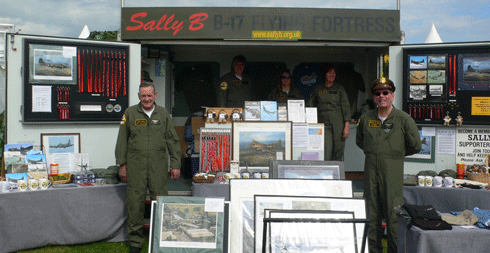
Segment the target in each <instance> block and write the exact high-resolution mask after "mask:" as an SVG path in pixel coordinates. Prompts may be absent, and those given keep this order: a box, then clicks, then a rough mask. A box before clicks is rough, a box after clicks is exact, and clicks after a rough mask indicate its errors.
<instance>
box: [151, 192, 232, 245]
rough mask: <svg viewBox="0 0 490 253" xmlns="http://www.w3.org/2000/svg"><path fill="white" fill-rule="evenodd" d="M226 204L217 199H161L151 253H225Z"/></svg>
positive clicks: (155, 210)
mask: <svg viewBox="0 0 490 253" xmlns="http://www.w3.org/2000/svg"><path fill="white" fill-rule="evenodd" d="M224 204H225V201H224V199H217V198H197V197H169V196H158V197H157V200H156V203H155V204H154V206H153V207H154V208H155V209H154V212H152V215H151V219H152V220H151V222H150V224H151V230H150V243H149V250H148V252H162V253H163V252H166V253H172V252H174V253H178V252H182V251H183V250H185V252H189V253H192V252H222V250H223V242H224V235H223V233H224V227H225V223H224V206H225V205H224ZM153 207H152V208H153Z"/></svg>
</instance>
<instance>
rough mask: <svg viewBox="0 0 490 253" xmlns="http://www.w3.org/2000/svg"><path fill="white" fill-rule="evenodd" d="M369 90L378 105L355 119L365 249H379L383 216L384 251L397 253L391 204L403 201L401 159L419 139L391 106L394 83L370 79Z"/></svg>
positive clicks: (412, 151)
mask: <svg viewBox="0 0 490 253" xmlns="http://www.w3.org/2000/svg"><path fill="white" fill-rule="evenodd" d="M371 92H372V94H373V97H374V102H375V103H376V105H377V106H378V107H377V108H376V109H374V110H372V111H369V112H367V113H365V114H364V115H362V116H361V118H359V122H358V124H357V133H356V144H357V146H359V148H361V149H362V150H363V151H364V154H365V155H366V158H365V161H364V198H365V199H366V211H367V218H368V220H369V222H368V226H367V227H368V242H369V252H370V253H373V252H379V253H382V252H383V246H382V244H381V240H382V237H383V232H384V229H383V227H382V219H383V218H385V220H386V228H387V234H388V252H398V251H397V232H398V226H397V225H398V218H397V216H396V210H395V207H397V206H401V205H402V204H403V161H404V157H405V156H408V155H413V154H416V153H418V152H419V151H420V150H421V149H422V147H421V146H422V141H421V140H420V135H419V130H418V128H417V125H416V124H415V121H414V120H413V119H412V117H410V115H408V114H407V113H405V112H403V111H401V110H398V109H396V108H395V107H393V100H394V99H395V94H394V92H395V85H394V84H393V82H392V81H391V80H390V79H387V78H384V77H382V78H378V79H376V80H374V82H373V85H372V87H371Z"/></svg>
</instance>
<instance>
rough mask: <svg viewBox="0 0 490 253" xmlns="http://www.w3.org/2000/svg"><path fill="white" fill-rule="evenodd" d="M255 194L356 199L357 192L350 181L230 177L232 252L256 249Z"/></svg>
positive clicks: (241, 252)
mask: <svg viewBox="0 0 490 253" xmlns="http://www.w3.org/2000/svg"><path fill="white" fill-rule="evenodd" d="M255 195H281V196H308V197H315V196H316V197H325V196H328V197H339V198H352V197H353V191H352V182H351V181H349V180H315V179H261V180H250V179H233V180H230V225H229V227H230V229H229V231H230V241H229V245H230V252H235V253H245V252H254V243H255V241H254V234H255V227H254V222H255V213H254V208H257V206H255V203H254V196H255ZM339 204H341V203H339ZM264 208H272V207H270V206H267V207H265V206H264ZM278 209H284V208H278ZM337 210H339V209H337ZM258 252H261V251H258Z"/></svg>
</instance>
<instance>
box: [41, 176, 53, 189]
mask: <svg viewBox="0 0 490 253" xmlns="http://www.w3.org/2000/svg"><path fill="white" fill-rule="evenodd" d="M50 185H51V181H49V179H47V178H43V179H40V180H39V189H41V190H47V189H48V187H49V186H50Z"/></svg>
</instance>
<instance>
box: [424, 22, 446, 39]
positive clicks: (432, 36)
mask: <svg viewBox="0 0 490 253" xmlns="http://www.w3.org/2000/svg"><path fill="white" fill-rule="evenodd" d="M424 43H442V39H441V37H440V36H439V33H438V32H437V29H436V26H435V25H434V23H432V27H431V28H430V31H429V34H428V35H427V38H426V39H425V42H424Z"/></svg>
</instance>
